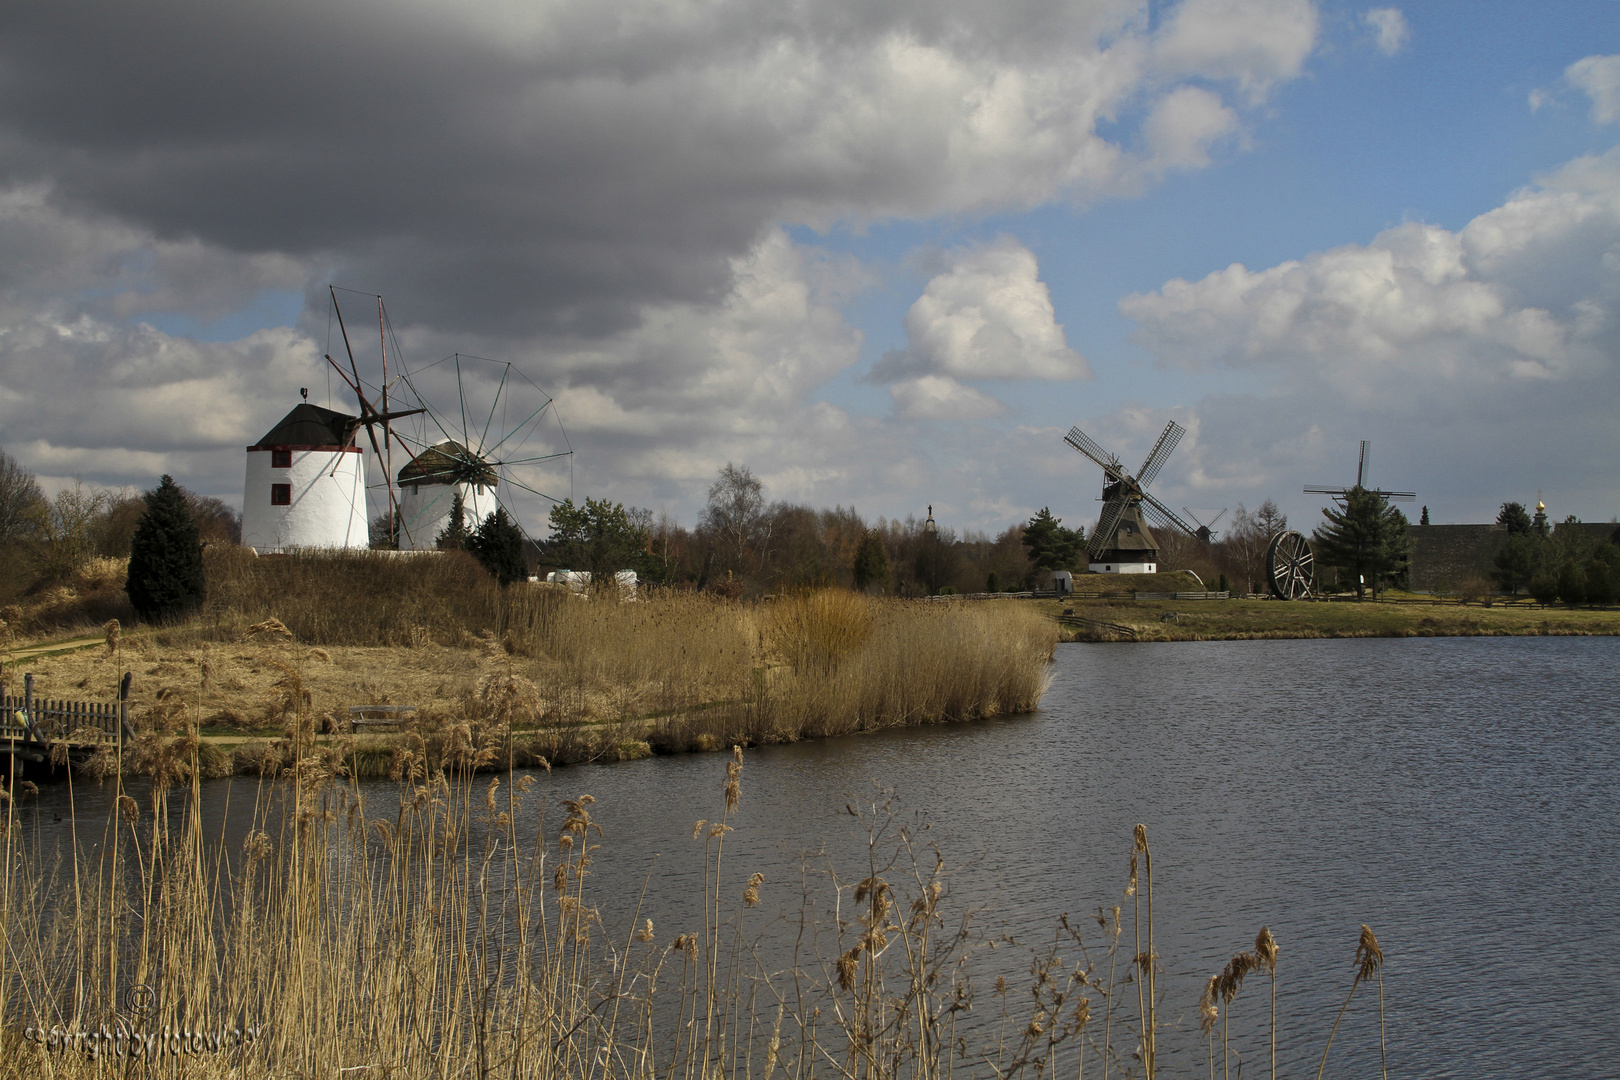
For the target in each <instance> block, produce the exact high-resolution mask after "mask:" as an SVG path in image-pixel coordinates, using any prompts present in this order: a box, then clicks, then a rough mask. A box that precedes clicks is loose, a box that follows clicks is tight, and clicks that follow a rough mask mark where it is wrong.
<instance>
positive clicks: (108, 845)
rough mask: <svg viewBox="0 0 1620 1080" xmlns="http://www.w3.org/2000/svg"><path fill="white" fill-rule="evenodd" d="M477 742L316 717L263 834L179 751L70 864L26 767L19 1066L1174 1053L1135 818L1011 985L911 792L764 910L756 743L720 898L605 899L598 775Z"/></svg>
mask: <svg viewBox="0 0 1620 1080" xmlns="http://www.w3.org/2000/svg"><path fill="white" fill-rule="evenodd" d="M189 749H190V750H191V751H192V752H194V751H195V749H196V747H195V743H193V744H191V746H190V748H189ZM479 756H480V755H479V753H478V752H476V751H471V750H469V751H468V752H467V754H466V755H465V756H464V757H462V758H461V759H460V760H457V761H454V762H452V763H451V764H450V765H449V766H448V767H447V768H443V769H429V768H428V767H427V766H426V763H425V761H424V759H423V758H422V756H421V755H419V754H416V753H412V752H408V751H407V752H404V753H402V754H401V755H400V756H399V757H398V759H397V760H396V763H395V767H396V770H397V774H398V782H397V783H396V784H392V785H371V786H368V787H362V786H361V785H359V784H357V783H355V782H354V779H353V777H352V776H347V775H345V774H344V771H343V770H342V768H341V766H340V763H339V762H338V761H337V759H336V758H335V757H334V756H333V755H332V754H330V753H329V752H328V751H327V750H326V749H325V748H322V747H318V746H314V745H310V744H307V743H306V744H304V745H303V746H302V747H301V748H300V754H299V756H298V757H297V759H296V761H295V762H294V764H293V765H291V766H289V767H287V768H285V769H283V770H281V771H280V773H279V774H278V775H276V776H275V777H266V778H265V781H264V783H262V784H260V785H258V786H256V787H255V788H253V791H252V794H251V796H249V797H248V799H247V800H246V801H247V802H248V803H249V805H247V806H244V807H243V808H242V810H241V811H240V813H241V814H242V816H243V817H244V818H245V819H246V820H247V822H248V828H247V830H246V833H245V837H244V838H243V839H242V840H241V841H240V842H239V843H227V842H226V841H225V839H224V835H223V833H222V832H218V831H217V830H219V829H220V825H219V824H218V823H211V822H205V821H204V819H203V817H202V814H201V812H200V810H199V807H200V805H201V803H200V799H199V790H198V787H197V784H196V781H195V780H192V781H191V782H189V783H179V782H176V777H177V776H178V771H177V770H175V769H164V770H159V771H158V772H157V774H156V775H155V776H154V783H153V785H152V787H151V789H150V792H149V794H147V795H145V796H144V797H143V801H140V802H138V801H137V800H136V799H135V798H133V797H132V796H131V795H129V794H128V793H125V792H123V791H122V790H120V791H119V792H118V794H117V797H116V799H115V800H114V802H113V806H114V810H113V814H112V816H111V818H110V819H109V820H106V821H87V822H82V823H81V822H79V821H77V820H75V821H74V822H73V825H74V827H75V828H76V829H79V830H80V831H79V832H78V835H77V837H76V839H77V845H76V846H75V848H74V850H73V851H72V852H71V853H70V854H69V855H68V856H67V858H66V860H65V861H64V862H60V863H54V862H52V861H50V860H49V857H48V854H47V853H45V852H41V851H38V850H36V849H34V848H33V847H32V846H31V845H30V844H29V843H28V841H27V836H26V833H25V831H24V830H23V829H22V828H21V827H20V821H21V815H20V814H19V813H18V803H19V801H22V800H26V799H27V797H28V792H27V789H26V785H18V784H16V783H12V784H11V785H10V786H9V788H8V789H7V791H6V792H5V802H6V806H5V814H4V818H3V820H4V822H5V824H6V826H7V833H6V840H5V844H6V852H5V856H6V871H5V876H4V881H3V891H0V940H3V941H4V943H5V945H6V947H7V949H8V957H9V959H8V963H7V964H6V966H5V968H4V970H3V974H0V1030H3V1034H0V1041H3V1042H4V1044H5V1046H6V1053H5V1054H3V1055H0V1077H6V1078H10V1077H25V1076H27V1077H35V1076H54V1077H64V1078H78V1077H89V1076H104V1075H107V1074H108V1073H109V1072H113V1073H130V1074H136V1075H143V1076H144V1075H163V1076H184V1077H223V1076H232V1077H278V1078H279V1077H312V1076H337V1077H348V1076H361V1077H366V1076H388V1077H402V1076H410V1077H417V1076H431V1077H443V1078H446V1080H450V1078H462V1077H470V1078H478V1080H484V1078H488V1077H509V1076H510V1077H555V1078H568V1080H574V1078H579V1080H586V1078H591V1080H596V1078H601V1080H617V1078H621V1077H622V1078H626V1080H630V1078H635V1080H641V1078H646V1080H652V1078H655V1077H656V1078H663V1080H667V1078H680V1080H711V1078H715V1077H722V1076H723V1077H750V1078H752V1077H754V1076H756V1075H757V1076H759V1077H760V1078H761V1080H772V1078H777V1077H781V1078H783V1080H811V1078H813V1077H816V1076H826V1077H846V1078H861V1080H877V1078H887V1077H894V1078H906V1080H923V1078H942V1080H943V1078H951V1077H954V1076H955V1075H956V1074H957V1073H958V1072H960V1074H961V1075H962V1076H964V1077H971V1076H987V1077H988V1076H994V1077H1015V1076H1016V1077H1046V1076H1053V1075H1074V1076H1076V1077H1077V1080H1083V1078H1084V1077H1085V1076H1086V1075H1088V1074H1089V1075H1092V1076H1104V1077H1106V1076H1110V1075H1112V1076H1120V1077H1123V1076H1127V1075H1139V1076H1144V1077H1152V1076H1154V1075H1155V1074H1156V1073H1157V1072H1158V1071H1159V1069H1158V1066H1157V1063H1156V1043H1157V1034H1158V1032H1159V1031H1160V1030H1161V1029H1162V1027H1163V1020H1162V1019H1161V1017H1163V1016H1164V1015H1165V1014H1166V1013H1167V1012H1172V1011H1174V1009H1176V1008H1179V1003H1173V1002H1171V1003H1167V1002H1166V1001H1165V1000H1164V994H1163V992H1162V991H1161V990H1159V988H1158V982H1157V974H1158V973H1159V972H1160V971H1161V970H1162V967H1163V965H1162V963H1161V959H1160V957H1159V956H1158V954H1157V952H1156V951H1155V949H1154V945H1153V909H1152V898H1151V879H1152V875H1151V851H1150V848H1149V844H1148V836H1147V832H1146V830H1145V829H1144V828H1142V827H1141V826H1138V828H1137V830H1136V834H1135V837H1134V838H1133V843H1132V844H1131V845H1130V849H1131V850H1130V874H1129V875H1128V878H1127V881H1126V885H1125V889H1124V894H1123V895H1122V896H1121V899H1120V903H1118V904H1116V905H1114V906H1112V907H1107V908H1101V909H1098V911H1097V912H1096V913H1095V915H1094V916H1093V917H1091V918H1089V919H1084V920H1079V921H1074V922H1071V921H1070V920H1068V919H1067V918H1065V919H1063V920H1061V921H1060V924H1059V926H1058V927H1057V934H1056V935H1055V937H1054V940H1053V943H1052V945H1051V946H1049V947H1048V948H1046V949H1044V950H1042V951H1038V952H1035V953H1032V954H1030V957H1029V965H1028V968H1027V970H1028V972H1029V975H1028V979H1027V981H1024V982H1023V983H1022V984H1021V985H1017V986H1014V985H1012V984H1011V983H1009V981H1008V980H1007V979H1006V978H1005V977H1000V976H998V977H995V978H994V979H993V980H990V979H988V978H982V977H981V976H979V975H978V974H977V969H978V967H979V961H980V960H981V959H982V958H983V956H984V952H985V950H986V949H989V948H992V947H995V946H996V945H997V944H1000V945H1001V946H1003V947H1004V946H1005V942H999V943H998V942H997V940H996V938H995V937H994V936H993V934H992V932H991V931H990V930H989V929H986V928H985V927H983V926H982V925H981V924H982V921H983V917H984V916H985V912H983V911H980V910H975V909H973V908H970V907H966V906H964V905H963V904H961V903H959V902H957V901H956V900H955V898H954V895H953V890H952V883H953V881H954V879H955V876H956V874H957V872H958V870H959V868H958V867H956V866H954V865H952V864H950V863H949V862H948V860H947V858H946V854H945V853H944V852H941V851H939V850H937V849H934V848H931V847H928V846H926V845H925V844H924V843H923V840H924V836H923V833H922V832H921V831H920V830H919V829H918V828H917V826H916V824H915V822H914V819H912V818H910V817H908V816H907V815H905V814H904V813H902V812H901V810H900V808H898V807H897V806H896V805H895V804H894V803H893V802H892V800H886V799H884V798H883V797H881V796H879V797H877V798H875V799H873V800H871V801H870V802H868V803H867V804H865V805H863V806H860V807H859V808H857V807H855V806H852V807H851V808H850V812H851V813H852V814H853V815H855V816H856V817H857V818H859V820H860V824H861V825H862V826H864V828H865V830H866V833H867V835H868V838H869V842H868V844H867V845H866V849H867V851H868V853H869V854H868V856H867V858H866V860H865V862H864V863H863V864H862V865H859V866H853V867H843V868H838V869H828V870H827V871H826V872H825V873H822V874H812V873H809V872H807V874H806V877H805V884H804V886H803V897H802V901H801V907H800V910H799V912H798V913H797V914H792V913H791V912H790V913H787V914H785V915H783V914H781V913H778V914H776V915H775V916H774V917H773V916H771V915H768V914H767V913H766V912H762V911H758V910H756V909H757V908H759V907H760V906H761V899H760V890H761V884H762V882H761V878H760V876H759V875H758V874H754V873H750V872H749V868H748V867H747V866H739V865H737V861H736V859H735V857H733V856H730V855H728V852H727V839H728V836H729V835H730V834H731V833H733V832H734V831H735V830H736V829H738V828H746V817H745V815H744V814H743V810H742V794H743V788H744V774H745V758H744V754H743V751H742V750H741V748H735V749H734V750H733V751H732V755H731V757H730V758H729V759H727V760H726V762H725V768H724V772H723V776H721V775H717V777H716V779H717V781H718V783H717V785H716V787H717V790H716V797H715V803H714V806H715V811H714V818H713V819H712V820H705V821H699V822H697V823H695V826H694V827H693V829H692V833H691V836H692V842H693V843H695V844H700V845H702V848H703V851H704V878H703V882H702V885H701V889H702V896H701V897H700V898H699V899H700V903H698V904H697V905H695V907H694V908H693V909H692V910H696V911H698V912H700V914H699V915H697V917H695V918H694V919H693V920H692V925H687V926H677V927H666V926H660V925H657V923H655V921H654V918H653V916H654V915H655V914H656V913H653V912H650V911H648V910H647V909H645V908H643V907H642V906H640V905H639V904H637V905H635V906H634V907H633V909H632V914H631V916H630V918H629V919H628V920H626V923H625V925H620V926H611V927H610V926H608V925H606V923H605V921H604V919H603V918H602V916H601V915H600V914H599V907H600V905H601V903H602V899H603V898H602V897H599V896H597V895H595V894H594V893H593V892H592V889H591V886H590V883H591V881H592V880H593V879H594V878H595V877H596V875H595V873H594V872H593V870H592V867H593V865H594V864H595V863H596V862H597V861H598V860H599V859H604V858H608V857H609V856H610V854H611V849H610V848H609V847H608V846H607V844H606V841H605V840H604V839H603V838H602V836H601V832H600V829H599V828H597V826H596V824H595V821H594V819H593V807H594V805H595V804H594V801H593V800H592V799H591V797H590V796H589V795H580V796H578V797H576V798H572V799H566V800H563V801H562V802H561V803H560V804H559V805H557V806H555V807H546V806H542V805H536V804H535V801H534V799H533V797H532V796H531V794H530V787H531V784H530V782H529V781H528V780H525V779H516V780H515V782H514V781H512V780H509V779H507V778H503V777H495V778H478V777H475V776H474V772H473V770H474V768H475V766H476V765H477V764H478V757H479ZM171 764H172V763H171ZM718 771H719V770H717V773H718ZM193 775H195V773H193ZM111 782H113V783H117V781H116V779H114V780H113V781H111ZM92 841H93V842H94V844H95V846H94V847H93V848H92V847H91V842H92ZM616 899H620V900H622V898H616ZM621 906H623V905H621ZM1122 946H1123V948H1122ZM1277 955H1278V948H1277V943H1276V941H1275V939H1274V938H1272V937H1271V935H1270V933H1269V931H1266V930H1264V929H1262V931H1261V935H1260V938H1259V939H1258V940H1257V943H1256V952H1255V953H1253V954H1249V953H1245V954H1240V956H1239V957H1236V958H1234V961H1233V964H1232V965H1229V966H1228V968H1227V970H1226V971H1225V972H1223V973H1222V974H1221V975H1219V976H1218V977H1217V979H1216V980H1215V981H1212V984H1211V985H1212V987H1216V988H1217V989H1216V990H1214V991H1212V992H1211V993H1210V994H1209V995H1207V997H1208V998H1209V1000H1208V1001H1206V1002H1205V1003H1204V1006H1203V1015H1204V1017H1205V1019H1206V1030H1209V1025H1210V1024H1211V1023H1212V1022H1213V1019H1214V1017H1215V1015H1216V1013H1218V1012H1220V1013H1224V1011H1225V1010H1226V1009H1228V1008H1229V1007H1230V1005H1231V1002H1232V1000H1233V998H1234V997H1235V995H1236V993H1237V990H1238V988H1239V987H1240V985H1241V981H1242V975H1243V973H1244V972H1246V971H1253V970H1256V969H1259V968H1262V967H1264V966H1265V965H1266V964H1268V963H1269V965H1270V970H1271V971H1272V973H1273V974H1274V973H1275V970H1276V965H1277ZM781 957H787V958H789V959H787V960H786V962H781V961H780V960H778V959H768V958H781ZM1355 960H1356V968H1355V978H1354V981H1353V982H1352V989H1351V993H1352V995H1353V993H1354V989H1355V987H1356V986H1357V985H1359V984H1360V983H1361V982H1363V981H1367V980H1369V979H1370V978H1372V977H1373V976H1374V975H1375V974H1376V973H1377V971H1378V970H1379V965H1381V964H1382V962H1383V953H1382V951H1381V950H1380V949H1379V948H1378V945H1377V942H1376V939H1375V938H1373V937H1372V933H1371V931H1370V930H1367V929H1365V928H1364V932H1363V935H1362V938H1361V940H1360V941H1359V943H1358V945H1357V949H1356V956H1355ZM1380 986H1381V983H1380ZM1216 999H1219V1003H1217V1000H1216ZM1348 1000H1349V999H1347V1000H1346V1005H1348ZM1381 1002H1382V998H1381V997H1380V1005H1381ZM1334 1029H1335V1030H1336V1029H1337V1021H1336V1020H1335V1024H1334ZM1224 1030H1225V1029H1224V1028H1223V1035H1222V1037H1221V1046H1220V1048H1219V1049H1220V1052H1221V1053H1222V1055H1223V1057H1225V1059H1226V1060H1227V1061H1228V1062H1229V1061H1230V1060H1231V1057H1232V1056H1233V1054H1234V1053H1235V1048H1234V1047H1232V1046H1231V1045H1230V1044H1231V1042H1232V1041H1233V1040H1232V1039H1231V1038H1230V1036H1229V1035H1227V1034H1224ZM1275 1037H1276V1035H1275V1028H1274V1027H1273V1040H1275ZM1329 1039H1330V1042H1331V1035H1330V1036H1329ZM1328 1048H1329V1047H1325V1048H1324V1059H1325V1052H1326V1049H1328ZM1216 1049H1217V1048H1216V1046H1215V1043H1214V1041H1213V1039H1212V1041H1211V1045H1210V1069H1211V1072H1212V1073H1213V1071H1214V1069H1215V1053H1216ZM1273 1054H1274V1051H1273ZM1273 1060H1275V1059H1274V1056H1273ZM1272 1074H1273V1075H1275V1067H1274V1066H1273V1069H1272Z"/></svg>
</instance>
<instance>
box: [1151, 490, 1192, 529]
mask: <svg viewBox="0 0 1620 1080" xmlns="http://www.w3.org/2000/svg"><path fill="white" fill-rule="evenodd" d="M1142 505H1144V506H1146V507H1148V508H1149V509H1150V510H1152V511H1153V514H1154V516H1155V517H1156V518H1159V519H1160V521H1159V524H1161V525H1168V526H1172V527H1174V528H1177V529H1180V530H1181V531H1182V532H1184V533H1186V534H1187V535H1188V536H1192V537H1196V536H1197V535H1198V530H1197V529H1195V528H1193V527H1192V526H1191V525H1189V524H1187V523H1186V522H1185V521H1182V520H1181V518H1180V517H1178V516H1177V515H1176V512H1175V511H1174V510H1172V509H1170V508H1169V507H1168V506H1166V505H1164V503H1162V502H1160V501H1159V500H1158V499H1155V498H1154V497H1153V496H1152V495H1149V494H1148V493H1147V492H1145V491H1144V492H1142Z"/></svg>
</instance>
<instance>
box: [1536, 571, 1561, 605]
mask: <svg viewBox="0 0 1620 1080" xmlns="http://www.w3.org/2000/svg"><path fill="white" fill-rule="evenodd" d="M1530 595H1531V596H1532V597H1533V598H1534V599H1535V601H1536V603H1538V604H1540V605H1541V606H1542V607H1546V606H1547V605H1548V604H1551V603H1553V602H1554V601H1556V600H1557V599H1558V579H1557V578H1555V577H1553V576H1552V575H1551V574H1537V575H1536V576H1535V577H1533V578H1531V579H1530Z"/></svg>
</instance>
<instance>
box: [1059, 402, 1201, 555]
mask: <svg viewBox="0 0 1620 1080" xmlns="http://www.w3.org/2000/svg"><path fill="white" fill-rule="evenodd" d="M1186 433H1187V432H1186V429H1185V428H1183V427H1182V426H1181V425H1180V424H1177V423H1175V422H1174V421H1171V422H1170V423H1169V424H1167V425H1165V429H1164V431H1163V432H1162V433H1160V435H1159V439H1158V441H1157V442H1155V443H1154V444H1153V449H1152V450H1151V451H1149V452H1148V456H1147V458H1146V459H1145V460H1144V461H1143V462H1142V468H1141V470H1140V471H1139V472H1138V474H1137V475H1136V476H1132V475H1131V474H1130V473H1128V472H1126V471H1125V468H1124V466H1123V465H1121V464H1120V460H1119V458H1117V457H1115V456H1114V455H1113V454H1111V453H1109V452H1108V451H1106V450H1104V449H1103V448H1102V446H1101V445H1099V444H1098V442H1097V441H1096V440H1095V439H1093V438H1092V437H1091V436H1089V435H1087V434H1086V433H1085V432H1083V431H1081V430H1080V429H1079V428H1078V427H1075V428H1070V429H1069V433H1068V435H1066V436H1064V439H1063V441H1064V442H1066V443H1068V444H1069V445H1070V446H1072V447H1074V448H1075V449H1076V450H1078V451H1080V453H1082V454H1084V455H1085V456H1086V457H1088V458H1090V459H1091V460H1092V461H1094V462H1096V463H1097V464H1098V465H1099V466H1100V467H1101V468H1102V471H1103V494H1102V498H1103V509H1102V513H1101V514H1099V515H1098V517H1097V527H1096V529H1095V530H1093V532H1092V534H1091V542H1090V543H1089V544H1087V546H1086V551H1087V555H1088V557H1089V558H1090V567H1091V569H1092V570H1093V571H1095V572H1098V573H1105V574H1108V573H1112V574H1120V573H1148V574H1151V573H1154V572H1155V571H1157V570H1158V558H1159V547H1158V540H1157V539H1155V538H1154V536H1153V533H1152V531H1151V530H1150V529H1149V528H1148V522H1147V516H1146V515H1147V514H1148V513H1151V515H1152V516H1153V517H1154V518H1156V519H1157V520H1158V522H1159V524H1160V527H1161V528H1174V529H1180V530H1181V531H1183V532H1185V533H1187V534H1188V535H1189V536H1197V535H1198V534H1197V532H1196V531H1195V530H1194V529H1193V527H1192V526H1191V525H1188V524H1187V523H1186V522H1185V521H1183V520H1181V518H1180V517H1178V516H1176V514H1175V513H1174V512H1173V511H1172V510H1170V508H1169V507H1167V506H1165V505H1164V504H1163V503H1161V502H1160V501H1159V500H1158V499H1155V498H1154V497H1153V496H1151V495H1149V494H1147V493H1146V492H1145V491H1144V490H1143V489H1144V488H1145V487H1146V486H1147V485H1148V484H1149V483H1151V482H1152V480H1153V479H1154V478H1155V477H1156V476H1158V475H1159V472H1160V470H1161V469H1163V468H1164V463H1165V462H1166V461H1168V460H1169V459H1170V454H1171V452H1172V451H1174V450H1175V448H1176V444H1177V443H1179V442H1180V441H1181V437H1182V436H1183V435H1185V434H1186Z"/></svg>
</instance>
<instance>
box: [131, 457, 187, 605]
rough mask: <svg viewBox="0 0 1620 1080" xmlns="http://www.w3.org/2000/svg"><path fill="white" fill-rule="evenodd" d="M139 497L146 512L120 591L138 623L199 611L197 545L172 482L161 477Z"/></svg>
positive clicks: (137, 529) (181, 493)
mask: <svg viewBox="0 0 1620 1080" xmlns="http://www.w3.org/2000/svg"><path fill="white" fill-rule="evenodd" d="M142 498H144V499H145V500H146V513H145V514H143V515H142V516H141V521H140V524H139V525H137V526H136V527H135V535H134V537H133V538H132V539H131V540H130V545H129V576H128V578H127V579H126V581H125V582H124V591H125V592H127V593H128V594H129V602H130V605H131V606H132V607H134V608H135V614H137V615H139V616H140V617H141V618H142V619H144V620H146V621H148V622H169V621H172V620H175V619H179V618H182V617H183V616H185V615H187V614H189V613H190V612H193V611H196V610H197V609H198V608H200V607H201V606H202V602H203V598H204V596H205V595H206V592H207V588H206V584H205V582H204V580H203V560H202V541H201V540H200V539H199V538H198V535H197V523H196V521H195V520H193V519H192V516H191V510H190V508H189V507H188V506H187V505H186V493H185V492H184V491H183V490H181V488H180V485H178V484H176V483H175V482H174V477H172V476H165V477H164V478H163V479H162V480H161V481H160V482H159V483H158V486H157V487H156V488H155V489H154V490H152V491H148V492H147V493H146V494H145V495H144V496H142Z"/></svg>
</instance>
